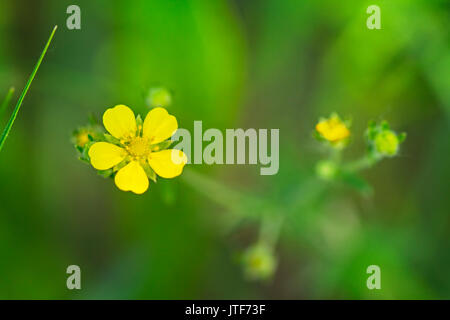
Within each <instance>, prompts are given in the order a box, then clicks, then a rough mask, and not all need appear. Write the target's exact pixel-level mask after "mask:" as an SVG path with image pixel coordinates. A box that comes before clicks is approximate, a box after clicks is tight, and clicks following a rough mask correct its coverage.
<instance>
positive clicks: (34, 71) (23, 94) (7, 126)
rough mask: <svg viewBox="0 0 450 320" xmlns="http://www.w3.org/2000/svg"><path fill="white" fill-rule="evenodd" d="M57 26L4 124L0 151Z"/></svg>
mask: <svg viewBox="0 0 450 320" xmlns="http://www.w3.org/2000/svg"><path fill="white" fill-rule="evenodd" d="M57 28H58V26H55V27H54V28H53V31H52V33H51V34H50V38H49V39H48V41H47V44H46V45H45V47H44V50H43V51H42V53H41V56H40V57H39V60H38V62H37V63H36V66H35V67H34V69H33V72H32V73H31V75H30V77H29V78H28V81H27V84H26V85H25V88H24V89H23V91H22V94H21V95H20V97H19V100H18V101H17V104H16V107H15V108H14V111H13V113H12V115H11V117H10V118H9V120H8V123H7V124H6V127H5V130H4V131H3V133H2V136H1V138H0V151H1V150H2V148H3V144H4V143H5V140H6V138H7V137H8V135H9V132H10V131H11V128H12V125H13V124H14V121H15V120H16V117H17V113H18V112H19V109H20V106H21V105H22V102H23V99H24V98H25V96H26V94H27V92H28V89H29V88H30V86H31V82H33V79H34V76H35V75H36V72H37V71H38V69H39V66H40V65H41V63H42V60H43V59H44V56H45V54H46V53H47V49H48V47H49V46H50V43H51V41H52V39H53V36H54V34H55V32H56V29H57Z"/></svg>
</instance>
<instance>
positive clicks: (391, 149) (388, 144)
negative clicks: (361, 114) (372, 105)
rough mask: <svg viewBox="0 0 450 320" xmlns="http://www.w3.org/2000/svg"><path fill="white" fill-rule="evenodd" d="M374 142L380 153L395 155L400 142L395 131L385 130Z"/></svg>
mask: <svg viewBox="0 0 450 320" xmlns="http://www.w3.org/2000/svg"><path fill="white" fill-rule="evenodd" d="M374 144H375V149H376V151H377V152H378V153H379V154H381V155H383V156H388V157H393V156H395V155H396V154H397V152H398V147H399V145H400V142H399V139H398V137H397V134H396V133H395V132H393V131H391V130H385V131H382V132H380V133H378V134H377V135H376V137H375V140H374Z"/></svg>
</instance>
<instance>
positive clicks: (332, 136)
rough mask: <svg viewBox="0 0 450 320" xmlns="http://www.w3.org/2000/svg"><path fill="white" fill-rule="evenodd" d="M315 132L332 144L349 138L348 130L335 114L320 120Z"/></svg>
mask: <svg viewBox="0 0 450 320" xmlns="http://www.w3.org/2000/svg"><path fill="white" fill-rule="evenodd" d="M316 130H317V132H318V133H319V134H320V135H321V136H322V137H323V138H324V139H326V140H328V141H330V142H332V143H337V142H339V141H342V140H344V139H346V138H348V137H349V136H350V130H349V129H348V127H347V125H346V124H345V123H344V122H343V121H342V120H341V118H339V116H338V115H337V114H332V115H331V116H330V118H328V119H322V120H320V121H319V123H318V124H317V125H316Z"/></svg>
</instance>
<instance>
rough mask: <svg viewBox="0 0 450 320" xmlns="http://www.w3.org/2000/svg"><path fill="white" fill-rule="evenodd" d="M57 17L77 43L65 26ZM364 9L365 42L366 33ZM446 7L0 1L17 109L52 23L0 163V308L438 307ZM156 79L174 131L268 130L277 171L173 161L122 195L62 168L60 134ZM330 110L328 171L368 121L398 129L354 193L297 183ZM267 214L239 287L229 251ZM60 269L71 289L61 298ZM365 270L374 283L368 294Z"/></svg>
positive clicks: (447, 155)
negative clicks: (268, 260) (334, 136)
mask: <svg viewBox="0 0 450 320" xmlns="http://www.w3.org/2000/svg"><path fill="white" fill-rule="evenodd" d="M71 4H78V5H79V6H80V8H81V30H73V31H71V30H68V29H67V28H66V19H67V17H68V16H69V15H68V14H66V8H67V7H68V6H69V5H71ZM372 4H376V5H379V6H380V8H381V25H382V29H381V30H368V29H367V28H366V19H367V17H368V15H367V14H366V8H367V7H368V6H369V5H372ZM449 12H450V11H449V6H448V1H445V0H394V1H392V0H389V1H388V0H371V1H334V0H320V1H299V0H284V1H279V0H258V1H257V0H254V1H248V0H247V1H243V0H242V1H238V0H229V1H225V0H214V1H211V0H204V1H200V0H192V1H187V0H184V1H183V0H177V1H175V0H150V1H144V0H142V1H132V2H131V1H125V0H123V1H122V0H120V1H119V0H118V1H106V0H101V1H88V0H85V1H66V0H58V1H56V0H54V1H51V0H35V1H25V0H2V1H1V2H0V92H1V96H3V95H5V94H6V92H7V90H8V88H9V87H10V86H12V85H13V86H15V87H16V95H15V99H14V100H13V101H14V102H15V101H16V99H17V97H18V94H19V93H20V91H21V90H22V88H23V86H24V85H25V82H26V80H27V77H28V75H29V74H30V73H31V71H32V68H33V66H34V64H35V62H36V61H37V58H38V57H39V54H40V52H41V50H42V48H43V46H44V44H45V41H46V40H47V38H48V36H49V34H50V31H51V29H52V28H53V26H54V25H55V24H58V25H59V29H58V31H57V33H56V35H55V39H54V41H53V43H52V45H51V47H50V49H49V52H48V54H47V56H46V58H45V60H44V62H43V64H42V66H41V68H40V70H39V72H38V74H37V77H36V79H35V81H34V82H33V84H32V86H31V89H30V91H29V94H28V95H27V97H26V98H25V101H24V104H23V105H22V109H21V110H20V113H19V116H18V118H17V121H16V123H15V125H14V127H13V130H12V132H11V135H10V137H9V138H8V140H7V141H6V144H5V147H4V148H3V150H2V152H1V153H0V298H3V299H22V298H30V299H81V298H83V299H102V298H106V299H107V298H115V299H135V298H136V299H201V298H208V299H221V298H228V299H241V298H242V299H243V298H247V299H258V298H270V299H320V298H325V299H349V298H355V299H368V298H375V299H399V298H402V299H415V298H424V299H431V298H441V299H442V298H446V299H448V298H450V277H449V276H448V269H449V267H450V241H449V240H450V237H449V234H450V218H449V213H450V201H449V191H450V188H449V178H450V169H449V168H450V167H449V162H450V149H449V134H450V131H449V117H450V76H449V75H450V50H449V43H450V42H449V26H448V21H449ZM155 85H163V86H165V87H167V88H170V90H172V92H173V104H172V105H171V106H170V107H169V112H170V113H172V114H174V115H176V117H177V119H178V121H179V124H180V126H181V127H184V128H188V129H189V128H192V126H193V121H194V120H202V121H203V127H204V128H212V127H215V128H221V129H224V128H239V127H242V128H279V129H280V171H279V174H278V175H275V176H260V175H259V168H258V167H257V166H199V165H191V166H190V167H189V168H188V167H187V168H186V169H185V171H186V172H185V173H186V176H184V174H183V176H181V177H179V178H177V179H174V180H164V179H160V180H159V181H158V183H157V184H151V186H150V189H149V191H148V192H147V193H145V194H144V195H141V196H136V195H133V194H130V193H124V192H120V191H119V190H118V189H117V188H116V187H115V186H114V184H113V183H112V181H109V180H105V179H103V178H102V177H100V176H98V175H97V174H96V173H95V171H94V170H93V169H92V168H91V167H90V166H88V165H86V164H85V163H82V162H81V161H78V160H77V153H76V150H75V149H74V147H73V145H72V144H71V141H70V137H71V132H72V131H73V130H74V129H76V128H77V127H78V126H80V125H83V124H85V123H86V122H87V118H88V114H89V113H90V112H94V113H95V114H97V115H98V116H101V114H102V112H103V111H104V110H105V109H106V108H108V107H112V106H114V105H116V104H119V103H123V104H126V105H128V106H130V107H132V108H133V109H134V110H135V111H136V112H139V113H142V114H145V112H146V110H147V109H148V107H147V106H146V104H145V98H146V94H147V92H148V89H149V88H150V87H152V86H155ZM11 110H12V106H10V109H9V110H8V113H9V112H11ZM333 111H337V112H338V113H340V114H341V115H342V116H349V117H351V118H352V120H353V126H352V137H353V138H352V143H351V144H350V146H349V147H348V148H347V149H348V150H346V154H345V157H346V159H355V158H357V157H358V156H360V155H361V154H363V153H364V148H365V147H364V141H363V132H364V130H365V128H366V126H367V122H368V120H370V119H375V120H380V119H386V120H388V121H389V122H390V124H391V126H392V127H393V128H394V129H396V130H398V131H405V132H407V134H408V137H407V139H406V141H405V143H404V144H403V145H402V149H401V153H400V155H399V156H398V157H395V158H393V159H388V160H384V161H383V162H381V163H379V164H378V165H377V166H375V167H374V168H371V169H370V170H368V171H366V172H364V173H363V177H364V178H365V179H366V181H367V182H368V183H369V184H370V185H371V187H372V188H373V194H372V195H367V194H362V193H361V192H359V191H358V190H357V189H355V188H352V187H351V186H348V185H345V184H339V183H336V184H332V183H331V184H327V183H325V182H322V181H320V180H318V179H316V178H315V173H314V172H315V171H314V166H315V164H316V163H317V161H318V160H320V159H323V158H324V156H325V155H324V154H323V153H322V152H321V149H320V148H319V144H318V142H317V141H315V140H314V139H313V138H312V135H311V132H312V130H313V128H314V125H315V123H316V122H317V119H318V118H319V117H320V116H327V115H329V114H330V113H331V112H333ZM7 118H8V114H5V115H4V116H3V118H2V119H1V124H2V127H3V126H4V124H5V123H6V121H7ZM188 171H191V173H193V172H195V173H196V174H199V175H201V177H203V178H201V179H197V180H198V181H197V180H195V179H194V180H195V181H192V180H189V179H187V177H190V176H191V177H192V175H191V174H189V172H188ZM194 176H195V175H194ZM255 199H256V200H255ZM261 199H263V200H264V201H262V202H261V201H260V200H261ZM261 203H262V204H261ZM266 205H267V206H269V207H270V210H269V211H270V212H271V214H274V215H279V216H285V223H284V225H283V228H282V230H281V233H280V238H279V241H278V242H277V245H276V251H275V255H276V258H277V260H278V268H277V270H276V272H275V274H274V275H273V277H272V278H271V279H270V280H269V281H264V282H258V281H257V282H255V281H249V280H248V279H246V277H245V276H244V275H243V272H242V269H243V268H242V265H241V263H240V262H239V258H238V257H239V255H240V253H241V252H242V251H244V250H245V249H246V248H247V247H248V246H250V245H252V244H253V243H254V242H255V241H256V240H257V233H258V229H259V218H258V215H259V214H261V213H262V212H266V211H268V210H266V209H267V208H266V207H265V206H266ZM246 213H248V215H246ZM71 264H76V265H79V266H80V267H81V270H82V290H80V291H76V290H74V291H70V290H68V289H67V288H66V279H67V276H68V275H67V274H66V268H67V266H68V265H71ZM371 264H376V265H379V266H380V267H381V281H382V284H381V286H382V289H381V290H372V291H370V290H368V289H367V287H366V279H367V277H368V275H367V274H366V268H367V266H368V265H371Z"/></svg>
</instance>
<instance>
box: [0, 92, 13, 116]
mask: <svg viewBox="0 0 450 320" xmlns="http://www.w3.org/2000/svg"><path fill="white" fill-rule="evenodd" d="M13 94H14V87H11V88H9V90H8V93H7V94H6V97H5V100H3V102H2V105H1V106H0V119H1V117H2V115H3V113H4V112H5V111H6V108H8V105H9V102H10V101H11V98H12V96H13Z"/></svg>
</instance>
